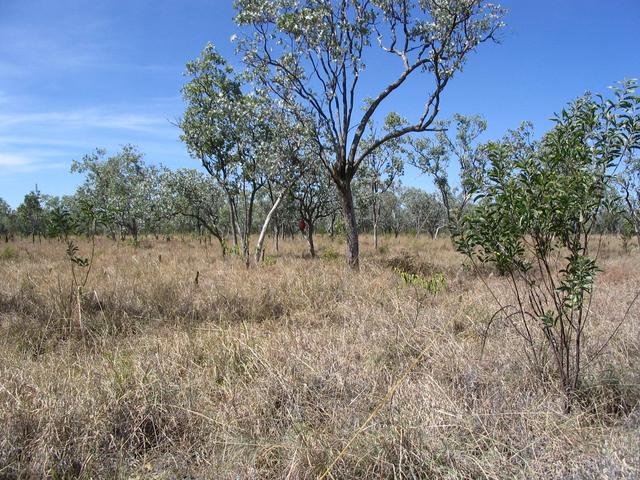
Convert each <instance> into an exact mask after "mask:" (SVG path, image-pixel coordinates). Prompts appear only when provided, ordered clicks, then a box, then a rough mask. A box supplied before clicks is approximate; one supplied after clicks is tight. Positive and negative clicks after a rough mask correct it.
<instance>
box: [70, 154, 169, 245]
mask: <svg viewBox="0 0 640 480" xmlns="http://www.w3.org/2000/svg"><path fill="white" fill-rule="evenodd" d="M71 171H72V172H78V173H82V174H85V180H84V182H83V184H82V185H81V186H80V187H79V188H78V190H77V192H76V198H77V201H78V202H79V203H80V204H82V205H83V208H84V209H85V210H86V209H89V210H91V211H92V215H94V216H95V218H96V219H97V221H98V222H99V223H101V224H102V225H104V226H105V227H106V228H107V229H110V230H111V231H112V233H113V234H114V236H115V233H116V232H115V229H119V231H120V234H121V236H122V237H124V236H125V234H129V235H131V236H132V237H133V239H134V241H137V240H138V236H139V234H140V233H141V232H142V231H143V230H144V229H145V228H146V229H147V230H148V229H149V227H150V225H152V223H153V221H154V215H155V209H156V207H157V205H158V202H157V196H158V185H159V180H158V179H159V169H158V168H157V167H155V166H152V165H147V164H146V163H145V162H144V160H143V154H142V153H141V152H139V151H138V149H137V148H136V147H134V146H132V145H125V146H124V147H122V150H121V151H120V152H119V153H117V154H116V155H113V156H111V157H106V150H103V149H97V150H96V151H95V152H94V153H91V154H88V155H85V156H84V157H83V158H82V160H81V161H76V160H74V161H73V163H72V166H71Z"/></svg>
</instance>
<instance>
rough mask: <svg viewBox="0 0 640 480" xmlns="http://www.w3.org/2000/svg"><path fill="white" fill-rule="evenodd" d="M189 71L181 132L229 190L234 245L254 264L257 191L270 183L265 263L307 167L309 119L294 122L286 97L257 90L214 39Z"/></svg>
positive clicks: (257, 255) (262, 234) (264, 228)
mask: <svg viewBox="0 0 640 480" xmlns="http://www.w3.org/2000/svg"><path fill="white" fill-rule="evenodd" d="M187 74H188V76H189V77H190V78H189V81H188V82H187V83H186V84H185V86H184V87H183V96H184V100H185V102H186V104H187V106H186V109H185V113H184V116H183V118H182V119H181V120H180V128H181V129H182V131H183V133H182V136H181V138H182V140H183V141H184V142H185V143H186V145H187V148H188V149H189V152H190V154H191V155H192V156H193V157H195V158H197V159H198V160H200V161H201V162H202V164H203V166H204V167H205V169H206V170H207V171H208V172H209V174H210V175H211V176H212V177H213V178H214V179H215V181H216V182H217V184H218V185H219V186H220V188H222V190H223V191H224V192H225V195H226V197H227V201H228V204H229V210H230V216H231V224H232V229H233V236H234V243H235V244H236V245H238V244H239V245H240V246H241V247H242V252H243V256H244V257H245V260H246V262H247V264H248V263H249V250H250V246H249V236H250V234H251V227H252V225H253V220H254V214H255V202H256V199H257V195H258V194H259V193H260V192H261V191H262V190H263V189H266V188H268V190H269V192H270V193H271V194H272V195H273V198H272V205H271V208H270V209H269V211H268V212H267V214H266V217H265V219H264V222H263V224H262V228H261V229H260V234H259V237H258V241H257V243H256V250H255V259H256V261H259V260H260V258H261V254H262V250H263V248H264V240H265V238H266V233H267V231H268V228H269V225H270V222H271V219H272V218H273V216H274V214H275V212H276V211H277V209H278V208H279V206H280V204H281V203H282V201H283V199H284V197H285V196H286V192H287V191H288V189H289V188H290V187H291V185H292V183H293V182H295V179H296V178H297V177H298V176H299V175H300V174H301V171H302V169H303V168H304V165H303V164H302V163H301V162H300V155H301V153H300V152H301V150H302V149H304V148H307V147H306V142H307V138H308V134H307V132H306V128H307V125H308V122H297V121H294V120H295V118H294V117H293V116H292V115H291V113H290V112H288V111H287V110H285V109H283V108H281V105H280V104H281V102H278V101H273V99H270V98H268V96H267V95H266V93H265V92H264V91H260V90H259V89H255V88H254V89H252V88H251V87H252V85H251V78H250V77H249V76H248V75H247V74H243V73H238V72H236V71H235V70H234V69H233V67H231V66H230V65H229V64H228V63H227V62H226V60H225V59H224V58H222V56H221V55H220V54H218V53H217V52H216V50H215V48H214V46H213V45H211V44H209V45H207V46H206V47H205V48H204V50H203V51H202V54H201V56H200V57H198V58H197V59H195V60H194V61H192V62H189V63H188V64H187Z"/></svg>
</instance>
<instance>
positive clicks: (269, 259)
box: [262, 255, 278, 267]
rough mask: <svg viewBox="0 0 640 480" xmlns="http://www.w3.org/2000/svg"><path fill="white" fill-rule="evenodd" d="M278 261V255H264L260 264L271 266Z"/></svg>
mask: <svg viewBox="0 0 640 480" xmlns="http://www.w3.org/2000/svg"><path fill="white" fill-rule="evenodd" d="M277 262H278V257H276V256H274V255H265V256H264V260H263V261H262V264H263V265H264V266H265V267H273V266H274V265H275V264H276V263H277Z"/></svg>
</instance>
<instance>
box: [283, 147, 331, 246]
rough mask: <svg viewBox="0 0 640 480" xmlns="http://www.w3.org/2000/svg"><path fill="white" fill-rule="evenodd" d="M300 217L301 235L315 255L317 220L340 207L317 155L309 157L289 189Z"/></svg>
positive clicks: (329, 215)
mask: <svg viewBox="0 0 640 480" xmlns="http://www.w3.org/2000/svg"><path fill="white" fill-rule="evenodd" d="M291 197H292V198H293V200H294V202H295V205H296V207H297V210H298V214H299V217H300V219H301V220H302V221H303V222H304V230H303V232H302V233H303V235H304V236H305V238H306V240H307V243H308V245H309V254H310V255H311V257H312V258H315V256H316V248H315V243H314V234H315V232H316V229H317V226H318V222H319V221H321V220H322V219H324V218H328V217H331V216H332V215H333V214H335V212H337V211H338V210H339V209H340V206H339V204H338V202H337V195H336V192H335V185H334V184H333V182H332V181H331V178H330V177H329V175H327V172H326V171H325V169H324V167H323V165H322V164H321V163H320V162H319V160H318V159H317V157H315V161H314V160H313V159H309V166H308V168H307V169H306V170H305V172H304V174H303V175H302V176H301V177H300V179H299V180H298V181H297V182H296V183H295V185H294V187H293V188H292V190H291Z"/></svg>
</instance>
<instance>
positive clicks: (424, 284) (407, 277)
mask: <svg viewBox="0 0 640 480" xmlns="http://www.w3.org/2000/svg"><path fill="white" fill-rule="evenodd" d="M393 271H394V272H395V273H396V274H398V275H399V276H400V278H401V279H402V281H403V282H404V284H405V285H408V286H412V287H415V288H419V289H422V290H425V291H426V292H428V293H430V294H431V295H433V296H436V295H438V294H439V293H440V292H442V291H443V290H445V289H446V288H447V280H446V278H445V276H444V274H442V273H441V272H436V273H434V274H433V275H432V276H431V277H430V278H426V277H424V276H422V275H419V274H417V273H410V272H407V271H405V270H403V269H401V268H399V267H396V268H394V269H393Z"/></svg>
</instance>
